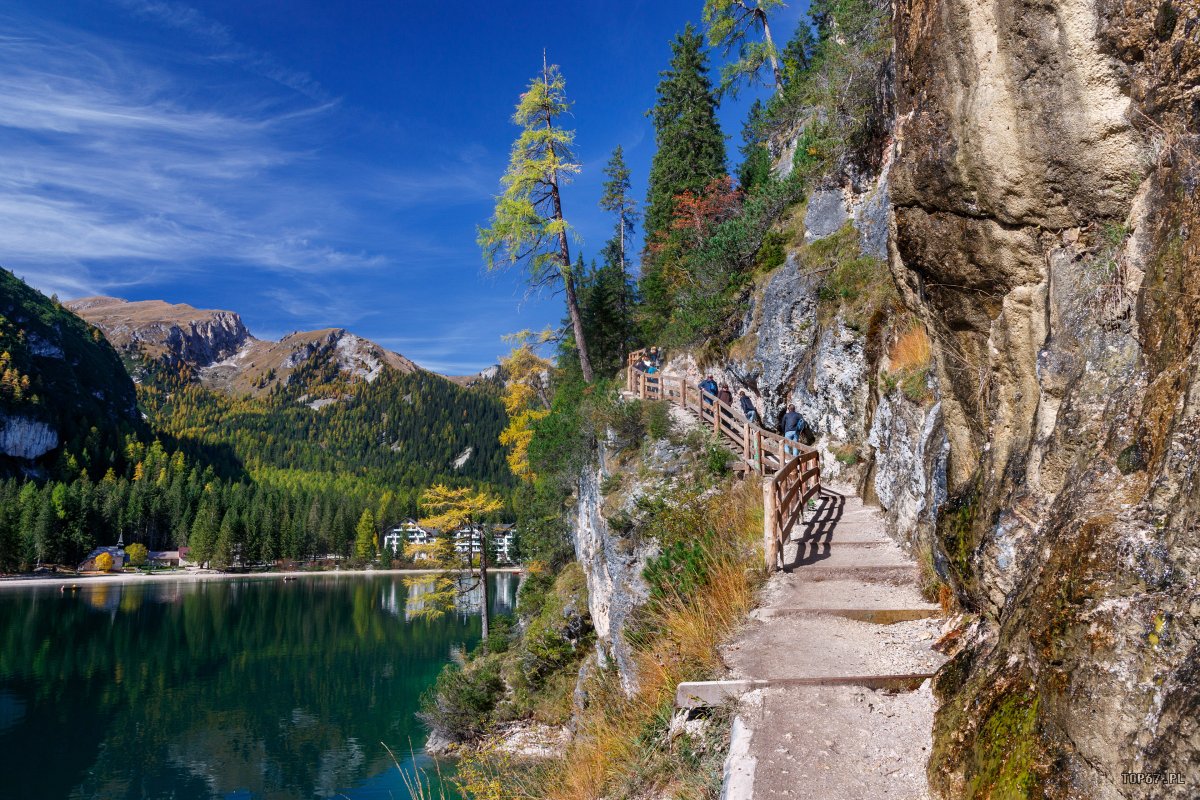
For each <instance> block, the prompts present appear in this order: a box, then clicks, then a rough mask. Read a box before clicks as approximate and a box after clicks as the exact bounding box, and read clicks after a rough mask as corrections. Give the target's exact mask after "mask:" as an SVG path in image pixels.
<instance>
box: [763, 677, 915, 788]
mask: <svg viewBox="0 0 1200 800" xmlns="http://www.w3.org/2000/svg"><path fill="white" fill-rule="evenodd" d="M756 699H758V703H757V704H756V705H755V709H756V713H755V714H754V717H755V718H754V719H753V720H752V721H751V723H750V725H751V727H752V728H753V731H752V733H751V734H750V736H749V741H748V742H747V743H746V745H744V749H745V750H746V761H747V762H748V763H749V764H752V765H753V767H752V773H751V775H750V776H749V777H750V780H749V781H748V782H749V783H751V784H752V788H751V792H750V794H748V795H743V796H753V797H754V800H830V799H831V798H870V800H918V798H927V797H928V796H929V795H928V786H927V782H926V778H925V765H926V762H927V760H928V755H929V752H930V750H931V749H932V747H933V741H932V724H931V722H932V719H933V709H934V707H935V705H936V704H935V702H934V699H933V693H932V691H931V689H930V687H929V686H928V685H922V686H921V687H920V688H918V689H917V690H916V691H913V692H888V691H878V690H874V691H873V690H870V689H864V688H861V687H855V686H829V687H820V688H813V689H808V690H805V691H803V692H800V691H795V690H792V689H787V688H769V689H766V690H763V691H762V692H760V693H758V694H757V695H756ZM752 713H754V712H752Z"/></svg>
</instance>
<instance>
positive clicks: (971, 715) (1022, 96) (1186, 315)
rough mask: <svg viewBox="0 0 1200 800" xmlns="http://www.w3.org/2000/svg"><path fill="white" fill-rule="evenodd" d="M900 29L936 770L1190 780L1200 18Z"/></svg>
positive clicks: (977, 5)
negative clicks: (932, 384) (920, 352)
mask: <svg viewBox="0 0 1200 800" xmlns="http://www.w3.org/2000/svg"><path fill="white" fill-rule="evenodd" d="M895 29H896V34H897V49H896V65H897V67H896V69H897V86H896V102H897V114H898V124H897V127H896V131H897V133H896V135H897V157H896V162H895V165H894V168H893V170H892V175H891V198H892V208H893V214H892V233H893V236H892V242H891V259H890V261H891V267H892V270H893V272H894V274H895V276H896V279H897V282H898V283H899V285H900V286H901V287H902V289H903V291H904V293H905V296H906V302H907V305H908V306H909V307H910V308H911V309H913V310H915V311H916V312H917V313H918V314H919V315H920V316H921V318H922V319H923V321H924V322H925V324H926V326H927V328H928V329H929V330H930V331H931V332H932V334H933V336H932V338H933V349H934V362H935V365H936V373H937V376H936V377H937V381H938V383H939V385H940V386H941V387H942V390H941V394H942V397H941V403H940V408H939V413H940V415H941V416H942V418H943V423H942V424H943V425H944V429H945V431H946V436H947V439H948V442H949V452H948V460H947V462H946V486H947V490H948V495H949V499H948V501H947V503H946V504H945V505H944V506H943V507H942V510H941V514H940V519H939V521H938V527H937V545H938V549H939V554H940V556H941V560H942V563H943V564H944V565H945V568H946V577H947V578H948V579H949V580H950V581H951V582H952V583H953V585H954V587H955V589H956V591H957V593H958V596H959V598H960V600H961V602H962V603H963V605H964V606H965V607H966V608H967V609H968V610H969V611H971V612H973V613H975V614H977V615H978V623H977V624H976V625H975V626H974V627H973V628H972V629H971V635H970V637H969V641H968V643H967V645H966V647H965V648H964V649H963V650H962V651H961V652H960V654H959V655H958V656H957V657H956V659H955V661H954V662H953V663H952V665H951V668H950V669H948V670H946V671H945V672H944V673H943V676H942V679H941V680H940V684H939V688H940V691H941V694H942V696H943V699H944V705H943V707H942V710H941V712H940V714H939V721H938V730H937V747H936V748H935V754H934V758H933V761H932V763H931V772H932V774H933V777H934V779H935V782H936V784H937V786H938V788H939V789H940V791H941V792H942V793H943V795H944V796H946V797H983V796H998V795H997V793H999V794H1002V795H1003V796H1051V797H1078V798H1085V797H1086V798H1107V797H1114V798H1115V797H1124V796H1134V795H1133V794H1131V792H1133V791H1134V790H1133V789H1131V788H1130V787H1129V786H1126V785H1123V784H1122V778H1121V774H1120V773H1122V772H1147V771H1149V772H1182V773H1184V774H1185V775H1187V776H1195V775H1196V774H1200V728H1198V727H1197V726H1196V723H1195V720H1196V717H1197V711H1200V690H1198V689H1197V670H1198V668H1200V666H1198V662H1197V655H1196V654H1197V641H1198V639H1200V630H1198V629H1197V622H1196V620H1197V611H1198V610H1200V609H1198V607H1197V600H1196V597H1197V572H1198V570H1200V551H1197V549H1196V534H1197V531H1198V525H1200V523H1198V519H1200V469H1198V467H1197V463H1198V461H1197V458H1196V453H1197V452H1200V451H1198V450H1197V443H1198V440H1200V403H1198V401H1200V349H1198V348H1197V334H1198V332H1200V270H1197V268H1196V265H1197V264H1200V238H1198V237H1197V236H1196V231H1197V230H1198V228H1197V224H1198V223H1200V206H1198V204H1197V200H1196V190H1197V188H1198V185H1200V147H1198V139H1197V133H1198V132H1200V98H1198V97H1197V96H1196V94H1195V87H1196V85H1197V83H1198V82H1200V19H1198V18H1197V8H1196V6H1195V4H1194V3H1181V2H1176V0H1165V1H1164V2H1156V3H1148V2H1139V1H1138V0H1128V1H1127V2H1109V1H1106V0H1063V1H1062V2H1056V3H1053V4H1049V5H1047V4H1044V3H1043V4H1037V3H1029V2H1023V1H1022V0H994V1H991V2H979V1H978V0H904V1H903V2H899V3H898V4H897V7H896V28H895ZM880 441H881V442H882V440H880ZM1190 780H1192V781H1194V777H1192V778H1190ZM1172 791H1173V790H1172V787H1162V788H1161V789H1154V788H1151V789H1150V790H1149V791H1148V792H1147V791H1146V790H1145V788H1144V787H1142V788H1138V789H1137V790H1136V792H1137V796H1163V797H1167V796H1174V795H1172V794H1171V792H1172Z"/></svg>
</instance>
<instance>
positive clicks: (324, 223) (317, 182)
mask: <svg viewBox="0 0 1200 800" xmlns="http://www.w3.org/2000/svg"><path fill="white" fill-rule="evenodd" d="M122 5H123V6H125V7H126V8H128V9H130V10H132V11H135V12H137V13H138V14H140V15H143V16H146V17H149V18H152V19H154V20H155V21H157V22H158V23H160V24H163V25H167V26H170V27H173V28H176V29H180V30H185V31H187V32H189V33H191V34H193V35H195V36H196V37H197V38H199V39H203V40H205V41H207V43H208V44H209V45H210V46H211V49H212V50H213V57H214V58H218V59H226V60H234V61H237V62H238V63H239V64H242V65H245V64H251V65H253V66H254V68H255V69H256V70H257V71H258V72H260V73H261V72H262V69H259V67H263V65H269V64H270V63H273V62H271V60H270V59H269V58H268V57H267V56H265V55H263V54H259V53H255V52H253V51H251V50H248V49H246V48H242V47H240V46H239V45H238V44H237V43H236V42H235V41H234V40H233V38H232V36H231V35H230V34H229V32H228V31H227V30H226V29H225V28H224V27H222V26H220V25H218V24H216V23H213V22H211V21H209V20H207V19H206V18H205V17H203V16H202V15H199V14H198V13H196V12H193V11H192V10H190V9H188V8H186V7H184V6H181V5H179V4H175V3H164V2H142V1H141V0H129V1H128V2H123V3H122ZM0 26H3V27H4V28H6V29H7V30H9V31H19V32H20V33H18V34H8V35H4V36H0V264H2V265H7V266H13V267H16V268H18V269H19V271H21V272H23V273H24V274H26V275H27V276H28V277H29V279H30V281H31V282H32V283H33V284H34V285H36V286H38V287H39V288H42V289H44V290H47V291H58V292H60V293H70V294H91V293H100V292H104V293H115V290H116V289H117V288H119V287H128V286H132V285H137V284H138V283H139V282H143V281H145V280H146V279H147V277H148V276H149V275H154V274H158V273H157V271H156V270H157V269H158V268H166V269H169V271H170V272H171V274H173V275H177V276H181V277H183V276H186V275H188V274H191V273H194V272H198V271H206V270H211V269H212V268H213V264H214V262H221V263H241V264H243V265H245V266H246V268H248V269H254V270H262V271H265V272H268V273H283V274H291V275H329V274H337V273H340V272H352V271H364V270H365V271H371V270H379V269H382V268H385V267H388V266H390V265H392V264H393V261H394V258H395V251H396V250H397V249H400V250H402V251H403V253H404V255H405V256H406V257H413V258H418V259H420V258H424V259H428V260H432V261H435V262H442V263H445V262H449V261H450V260H452V259H454V258H461V256H462V251H461V248H454V247H451V246H448V245H446V244H445V243H444V242H440V241H438V240H436V239H435V238H432V237H430V236H426V235H424V234H423V233H422V232H420V231H397V232H396V233H395V235H393V236H390V237H389V242H388V245H389V248H390V249H391V251H392V254H391V255H389V254H385V253H382V252H375V251H373V250H372V249H371V248H370V247H368V246H362V245H358V244H353V243H352V242H353V241H354V238H355V237H354V234H353V231H354V230H355V229H356V228H357V227H361V224H360V223H359V222H358V221H357V220H356V218H355V211H354V210H353V208H352V207H351V206H352V205H353V203H354V202H358V201H361V200H362V199H363V198H366V199H367V200H373V201H374V202H377V203H380V202H384V201H394V202H395V204H396V205H397V206H398V207H399V206H405V205H408V204H414V205H415V204H419V203H428V202H431V201H436V202H445V201H453V200H454V199H455V198H457V197H470V196H478V195H479V193H480V192H483V191H485V189H484V184H483V183H482V181H483V177H482V172H480V171H479V169H475V170H471V169H464V170H461V171H455V170H452V169H449V168H432V167H431V168H429V169H426V170H424V171H420V172H414V173H396V172H387V171H380V170H372V169H368V168H367V167H365V166H363V165H350V166H348V167H347V169H348V170H352V171H358V172H360V173H361V176H360V177H361V181H357V182H355V185H354V186H355V188H354V195H353V196H350V195H348V194H347V192H348V191H350V190H349V189H348V188H347V186H346V184H345V183H344V182H338V181H324V182H323V181H322V179H321V178H320V176H319V175H318V176H317V177H315V178H314V177H313V176H312V175H311V174H309V173H308V172H307V170H309V169H310V168H311V167H312V166H313V164H314V163H318V161H319V156H320V148H321V146H322V141H321V139H320V133H319V130H320V128H321V124H322V123H328V122H329V121H330V117H331V116H332V115H333V114H335V113H336V112H337V109H338V108H339V103H338V102H337V101H336V100H334V99H330V98H328V96H327V94H326V93H325V92H324V90H319V91H318V89H319V87H317V86H316V84H315V82H313V81H311V80H310V79H307V78H302V77H296V76H293V78H294V80H293V79H288V80H284V79H282V78H280V76H279V75H275V76H273V77H272V78H271V80H272V81H274V82H275V83H278V84H282V85H285V86H287V87H290V88H292V89H296V90H297V91H295V92H293V91H283V90H280V89H278V88H276V89H274V90H272V89H271V85H270V84H263V82H261V81H260V82H258V83H257V84H253V83H252V84H251V86H250V88H247V86H246V85H245V81H240V80H237V79H235V78H231V77H229V76H227V75H225V74H224V73H222V72H218V73H217V74H209V73H207V72H202V73H201V74H202V77H203V78H204V79H205V80H208V81H220V80H222V79H225V80H228V82H229V85H228V86H223V85H221V84H220V83H217V84H216V85H215V90H214V86H208V87H207V89H208V91H207V92H197V91H195V90H194V87H192V86H190V85H189V80H190V79H192V77H194V76H189V75H187V74H180V73H179V72H178V71H173V70H172V69H170V68H169V67H164V66H162V65H161V63H160V60H159V59H157V58H156V57H155V54H154V53H152V52H150V53H148V52H146V46H130V45H127V44H125V43H119V42H113V41H109V40H107V39H104V38H101V37H97V36H94V35H90V34H86V33H83V32H81V31H75V30H69V29H62V28H57V27H50V26H48V25H44V24H39V23H37V22H35V21H31V20H24V19H23V20H16V19H5V18H4V17H3V15H0ZM280 69H282V67H281V68H280ZM296 75H297V76H299V75H301V73H296ZM264 87H265V88H264ZM297 92H299V93H297ZM206 97H207V98H209V99H208V100H204V99H198V98H206ZM217 98H219V101H218V99H217ZM101 262H107V264H106V266H105V268H103V269H99V268H98V267H97V264H98V263H101Z"/></svg>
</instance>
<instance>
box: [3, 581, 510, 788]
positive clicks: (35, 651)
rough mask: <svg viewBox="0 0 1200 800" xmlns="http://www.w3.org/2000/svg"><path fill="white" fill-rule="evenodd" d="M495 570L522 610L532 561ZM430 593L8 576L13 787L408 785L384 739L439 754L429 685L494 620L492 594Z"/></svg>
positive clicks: (505, 594)
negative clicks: (483, 614) (45, 582)
mask: <svg viewBox="0 0 1200 800" xmlns="http://www.w3.org/2000/svg"><path fill="white" fill-rule="evenodd" d="M492 580H493V581H494V583H493V587H494V591H493V592H492V597H493V602H492V608H493V612H495V613H506V612H508V611H509V610H510V609H511V603H512V599H513V597H514V595H515V590H516V580H517V579H516V576H515V575H510V574H501V575H495V576H493V577H492ZM419 594H420V593H419V591H417V590H411V596H410V590H409V589H408V588H406V587H405V585H404V582H403V578H402V577H401V576H398V575H376V576H370V575H362V574H357V575H329V576H305V577H302V578H300V579H298V580H295V581H288V582H284V581H283V580H281V579H279V578H278V577H273V578H269V579H235V580H228V581H225V580H221V581H204V582H195V583H186V582H163V583H157V582H156V583H147V584H144V585H136V584H132V585H131V584H126V585H118V584H95V585H87V584H86V582H81V585H80V588H79V590H78V591H77V592H71V591H66V592H63V591H60V589H59V587H38V588H34V587H21V588H6V589H4V590H0V797H2V798H178V799H179V800H183V799H184V798H213V797H217V798H250V797H255V798H258V797H261V798H280V799H281V800H282V799H283V798H327V797H346V798H351V800H364V799H365V798H396V800H406V798H407V797H408V792H407V791H406V789H405V784H404V780H403V778H402V777H401V774H400V771H399V770H398V769H397V767H396V764H394V763H393V761H392V759H391V757H390V756H389V755H388V752H387V750H386V749H385V748H384V744H386V745H387V746H388V747H390V748H391V749H392V751H393V752H394V753H395V755H396V758H397V759H398V760H399V762H400V765H401V767H402V768H404V769H412V768H413V766H414V757H413V755H412V754H413V753H416V754H417V755H416V757H415V765H416V766H419V767H423V768H426V769H428V768H429V767H430V762H429V759H427V758H426V757H424V756H422V755H421V747H422V745H423V743H424V740H425V731H424V728H423V727H422V726H421V724H420V722H419V721H418V720H417V719H416V717H415V712H416V711H417V709H418V704H419V699H420V695H421V693H422V691H424V690H425V689H426V688H427V687H428V686H429V685H430V684H432V683H433V681H434V679H435V678H436V677H437V674H438V672H439V670H441V668H442V665H444V664H445V663H446V662H447V661H448V660H449V659H450V658H451V657H452V654H453V652H454V650H455V649H456V648H459V647H464V646H465V647H467V648H469V647H472V646H473V645H474V644H475V643H476V642H477V641H478V639H479V632H480V619H479V614H478V605H477V602H476V604H475V605H474V606H472V604H471V603H470V602H469V598H468V601H467V602H464V604H463V606H462V608H461V610H460V613H458V614H454V615H449V616H444V617H442V618H439V619H437V620H432V621H430V620H426V619H422V618H416V617H414V616H413V615H412V610H413V607H414V605H416V604H419V602H420V597H419ZM476 600H477V598H476ZM430 771H432V770H430ZM435 781H436V778H435Z"/></svg>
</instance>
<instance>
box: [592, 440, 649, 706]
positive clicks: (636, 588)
mask: <svg viewBox="0 0 1200 800" xmlns="http://www.w3.org/2000/svg"><path fill="white" fill-rule="evenodd" d="M606 449H607V448H606V445H605V444H604V443H600V444H599V446H598V450H597V455H596V461H595V462H594V463H593V464H591V465H588V466H587V467H585V468H584V469H583V471H582V472H581V474H580V480H579V486H578V495H577V497H578V505H577V507H576V513H575V521H574V525H573V526H572V540H573V543H574V545H575V559H576V560H577V561H578V562H579V564H580V566H582V567H583V573H584V577H585V579H586V581H587V599H588V611H589V613H590V614H591V618H592V627H593V628H594V629H595V631H596V648H597V656H598V657H599V660H600V663H601V665H606V664H607V663H608V662H609V661H610V660H611V661H612V662H613V663H614V664H615V666H616V669H617V672H618V674H619V675H620V678H621V684H622V686H623V687H624V689H625V691H626V692H628V693H630V694H632V693H633V692H634V691H635V690H636V688H637V677H636V675H637V669H636V665H635V663H634V660H633V649H632V648H631V647H630V645H629V642H628V640H627V639H626V631H625V626H626V623H627V622H628V620H629V618H630V616H631V615H632V614H633V612H634V611H635V610H636V609H637V608H638V607H639V606H641V605H642V604H643V603H645V602H646V600H647V599H648V598H649V596H650V590H649V587H648V586H647V584H646V581H645V579H644V578H643V577H642V571H643V570H644V569H645V567H646V562H647V561H648V559H649V558H651V557H652V556H654V555H656V554H657V552H658V550H657V547H656V546H655V545H654V543H653V542H638V543H634V542H631V541H630V540H629V539H628V538H626V537H624V536H622V535H621V534H620V533H619V532H618V531H614V530H613V529H612V527H611V526H610V525H609V523H608V520H607V519H606V518H605V514H604V508H603V506H604V497H603V495H602V493H601V491H600V483H601V481H602V480H603V479H604V477H605V476H606V475H608V474H609V472H608V469H607V466H606ZM640 491H641V489H640V487H639V486H638V485H637V484H636V483H635V484H634V485H632V486H631V487H630V488H629V490H628V492H627V498H628V499H627V502H628V503H630V504H632V502H633V500H634V499H635V498H636V497H637V496H638V495H639V494H640Z"/></svg>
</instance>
